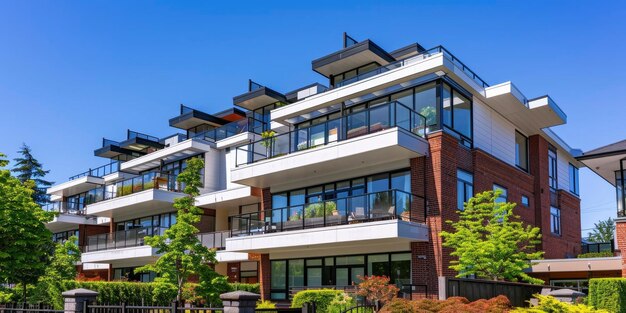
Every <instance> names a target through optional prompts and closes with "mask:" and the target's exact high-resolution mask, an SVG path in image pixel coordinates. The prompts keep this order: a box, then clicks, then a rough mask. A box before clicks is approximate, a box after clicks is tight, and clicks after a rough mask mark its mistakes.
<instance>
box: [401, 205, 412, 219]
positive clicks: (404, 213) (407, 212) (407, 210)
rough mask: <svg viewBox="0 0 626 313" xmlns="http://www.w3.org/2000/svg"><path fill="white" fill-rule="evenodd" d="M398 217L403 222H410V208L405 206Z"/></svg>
mask: <svg viewBox="0 0 626 313" xmlns="http://www.w3.org/2000/svg"><path fill="white" fill-rule="evenodd" d="M400 217H401V218H402V220H403V221H405V222H410V221H411V208H409V207H408V206H406V207H405V208H404V210H403V211H402V214H400Z"/></svg>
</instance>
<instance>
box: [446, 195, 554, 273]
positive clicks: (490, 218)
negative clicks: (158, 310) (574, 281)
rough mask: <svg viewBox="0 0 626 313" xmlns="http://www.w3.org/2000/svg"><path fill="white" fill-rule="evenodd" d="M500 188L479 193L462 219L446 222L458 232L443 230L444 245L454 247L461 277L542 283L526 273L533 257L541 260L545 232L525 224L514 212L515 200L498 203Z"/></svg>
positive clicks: (454, 264) (467, 205)
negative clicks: (542, 239) (539, 248)
mask: <svg viewBox="0 0 626 313" xmlns="http://www.w3.org/2000/svg"><path fill="white" fill-rule="evenodd" d="M499 194H500V191H496V192H493V191H485V192H483V193H479V194H476V195H475V196H474V197H473V198H471V199H470V200H469V201H468V202H467V203H466V204H465V209H464V210H463V211H458V214H459V221H458V222H453V221H446V222H447V223H449V224H450V225H452V228H454V232H447V231H442V232H441V236H442V237H443V238H444V242H443V246H444V247H448V248H452V249H454V251H453V252H452V253H451V254H452V255H453V256H455V257H458V260H456V261H452V265H450V268H451V269H454V270H456V271H457V272H458V275H457V277H465V276H467V275H475V276H476V277H478V278H483V279H492V280H509V281H517V280H518V279H521V280H524V281H527V282H531V283H542V282H543V281H541V280H539V279H536V278H533V277H530V276H528V275H527V274H526V273H524V269H526V268H527V267H528V266H529V262H530V260H533V259H539V258H541V257H542V255H543V252H542V251H537V250H536V246H537V244H539V242H540V238H541V233H540V229H539V228H538V227H532V226H530V225H526V226H524V225H523V223H522V222H521V221H520V220H519V216H516V215H514V214H513V208H514V207H515V206H516V204H515V203H508V202H505V203H497V202H496V199H497V198H498V196H499Z"/></svg>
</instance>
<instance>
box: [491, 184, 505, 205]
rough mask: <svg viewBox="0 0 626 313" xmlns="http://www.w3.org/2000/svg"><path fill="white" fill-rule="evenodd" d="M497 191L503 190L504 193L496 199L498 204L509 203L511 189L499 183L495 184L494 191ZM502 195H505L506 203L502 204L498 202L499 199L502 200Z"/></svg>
mask: <svg viewBox="0 0 626 313" xmlns="http://www.w3.org/2000/svg"><path fill="white" fill-rule="evenodd" d="M497 189H500V190H502V193H501V194H500V196H499V197H498V198H497V199H496V203H504V202H508V201H509V189H508V188H506V187H504V186H502V185H500V184H498V183H493V187H492V190H493V191H494V192H495V191H496V190H497ZM502 195H504V201H502V202H498V199H501V198H502Z"/></svg>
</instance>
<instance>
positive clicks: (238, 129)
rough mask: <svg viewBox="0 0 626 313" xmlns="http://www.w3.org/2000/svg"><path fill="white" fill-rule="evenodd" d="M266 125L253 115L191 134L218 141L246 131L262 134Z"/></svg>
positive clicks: (194, 136)
mask: <svg viewBox="0 0 626 313" xmlns="http://www.w3.org/2000/svg"><path fill="white" fill-rule="evenodd" d="M264 125H265V123H264V122H262V121H260V120H257V119H255V118H253V117H248V118H245V119H242V120H239V121H235V122H231V123H228V124H226V125H224V126H221V127H218V128H215V129H211V130H207V131H203V132H200V133H197V134H190V135H191V137H193V138H202V139H206V140H210V141H218V140H222V139H226V138H229V137H232V136H235V135H239V134H242V133H245V132H251V133H255V134H260V133H261V132H263V126H264Z"/></svg>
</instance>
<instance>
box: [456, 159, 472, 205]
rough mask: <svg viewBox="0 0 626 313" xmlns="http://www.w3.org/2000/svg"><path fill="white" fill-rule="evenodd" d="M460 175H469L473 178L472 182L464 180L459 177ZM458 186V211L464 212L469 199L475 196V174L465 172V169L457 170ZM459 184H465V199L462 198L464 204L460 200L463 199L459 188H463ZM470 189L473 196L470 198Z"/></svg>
mask: <svg viewBox="0 0 626 313" xmlns="http://www.w3.org/2000/svg"><path fill="white" fill-rule="evenodd" d="M460 173H462V174H465V175H469V177H471V181H469V180H467V179H464V178H462V177H461V176H460V175H459V174H460ZM456 184H457V185H456V186H457V188H456V190H457V195H456V199H457V200H456V204H457V210H459V211H464V210H465V205H464V204H465V203H467V201H469V199H470V198H471V197H473V196H474V173H471V172H468V171H465V170H463V169H460V168H457V170H456ZM459 184H463V198H462V199H463V201H462V202H461V200H460V199H461V197H460V195H459V192H458V191H459V188H460V187H461V186H460V185H459ZM468 187H470V188H471V194H470V195H469V197H468V194H467V191H468V190H467V188H468ZM459 205H460V207H459Z"/></svg>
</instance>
